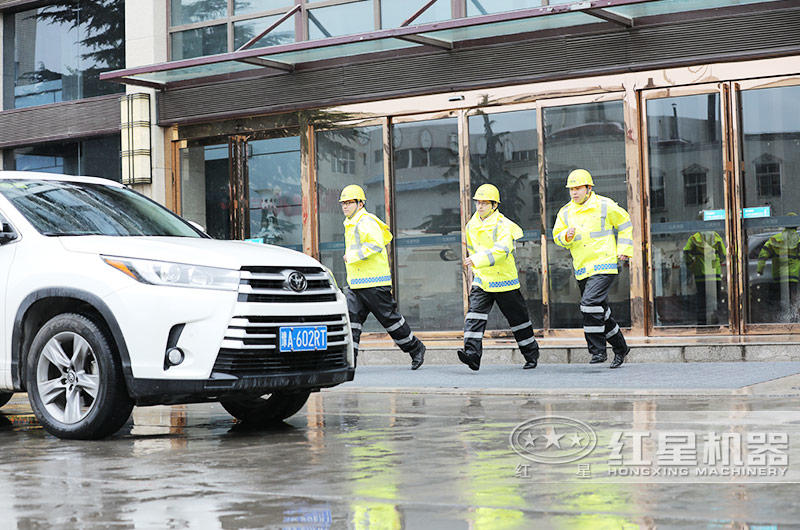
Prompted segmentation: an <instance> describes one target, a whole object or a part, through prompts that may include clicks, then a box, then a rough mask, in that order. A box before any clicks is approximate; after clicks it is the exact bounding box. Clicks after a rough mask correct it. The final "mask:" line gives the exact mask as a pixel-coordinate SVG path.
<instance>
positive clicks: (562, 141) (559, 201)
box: [541, 94, 631, 329]
mask: <svg viewBox="0 0 800 530" xmlns="http://www.w3.org/2000/svg"><path fill="white" fill-rule="evenodd" d="M604 98H608V99H610V101H603V99H604ZM542 107H543V108H542V109H541V115H542V142H543V147H544V149H543V150H544V161H543V164H544V181H545V182H544V184H545V189H546V192H545V195H546V202H545V220H546V227H545V229H546V234H547V249H546V255H547V271H548V285H547V295H548V296H547V300H548V304H547V311H548V315H549V326H548V327H550V328H579V329H582V328H583V319H582V316H581V313H580V311H579V310H578V308H579V306H580V298H581V295H580V288H579V286H578V283H577V282H576V281H575V273H574V268H573V264H572V256H571V254H570V252H569V251H568V250H566V249H564V248H561V247H559V246H558V245H556V244H555V242H554V241H553V237H552V232H553V226H554V225H555V220H556V216H557V215H558V212H559V210H560V209H561V207H562V206H564V205H565V204H567V203H569V201H570V197H569V192H568V190H567V188H566V182H567V175H569V173H570V172H571V171H572V170H574V169H579V168H582V169H586V170H588V171H589V173H591V174H592V178H593V181H594V184H595V185H594V188H593V190H592V191H593V192H595V193H597V194H598V195H601V196H603V197H608V198H610V199H612V200H614V201H615V202H616V203H617V204H619V205H620V206H621V207H623V208H625V209H628V194H627V180H626V179H627V162H626V138H625V130H626V127H625V109H624V106H623V101H622V99H620V96H619V95H613V94H609V95H606V96H604V97H603V98H601V97H597V96H592V98H591V100H589V99H588V98H577V99H573V100H554V101H548V102H546V104H544V103H543V104H542ZM628 267H629V265H628V264H627V263H626V264H622V265H621V267H620V268H619V270H618V276H617V278H616V280H615V282H614V284H613V285H612V287H611V290H610V292H609V306H610V308H611V312H612V314H613V315H614V318H615V320H616V321H617V322H618V323H619V325H620V326H622V327H630V325H631V302H630V292H631V290H630V273H629V268H628Z"/></svg>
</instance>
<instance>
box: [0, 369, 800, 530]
mask: <svg viewBox="0 0 800 530" xmlns="http://www.w3.org/2000/svg"><path fill="white" fill-rule="evenodd" d="M722 364H724V363H722ZM730 364H738V366H736V367H733V368H731V367H727V366H717V367H714V366H710V365H709V366H707V367H706V368H707V369H708V370H709V373H711V372H716V373H721V374H723V375H726V376H727V377H726V378H722V377H721V380H727V381H728V383H727V384H722V383H719V384H718V385H717V386H713V385H712V384H711V383H712V381H711V380H709V381H708V383H709V384H710V390H709V392H703V391H702V390H696V389H695V388H694V387H695V383H694V382H692V381H687V382H686V384H685V386H683V387H680V386H677V387H676V386H675V383H673V384H672V385H671V386H670V385H667V384H666V383H665V384H664V385H662V387H661V391H663V392H665V393H664V394H662V395H653V394H648V393H647V392H646V390H647V388H646V387H643V386H641V387H637V385H643V383H642V382H641V379H642V378H644V377H648V376H647V375H643V374H638V372H635V371H634V370H629V371H624V370H619V371H613V370H611V371H609V370H607V369H605V372H609V373H612V374H617V375H616V376H615V377H616V384H615V385H612V384H611V382H609V383H608V384H607V385H606V386H599V387H592V386H591V385H588V386H587V384H585V383H584V384H582V385H578V384H575V385H574V386H572V387H571V388H567V387H566V386H565V387H564V388H563V390H562V393H560V394H557V393H554V390H553V389H551V388H544V389H542V390H541V391H537V390H536V388H528V391H527V392H518V391H516V390H513V388H514V386H517V385H519V383H518V381H517V379H515V378H516V377H518V376H517V373H520V374H522V373H523V372H522V370H520V369H519V368H518V367H504V368H503V367H498V371H497V373H493V372H492V371H487V372H484V370H483V369H482V370H481V372H478V373H477V374H470V373H467V374H463V372H460V371H458V370H459V369H460V368H463V367H456V366H452V367H447V366H442V367H436V370H442V371H443V372H445V373H449V371H453V372H454V373H456V371H458V373H459V374H462V376H464V377H463V379H465V380H467V381H470V384H473V383H474V381H472V380H480V379H481V378H483V379H485V381H484V383H483V384H478V383H475V386H473V387H471V388H464V387H463V385H464V384H463V383H462V384H461V386H459V385H455V386H453V385H451V384H450V383H447V384H440V385H438V386H437V385H436V384H433V383H424V380H422V379H421V378H417V379H414V376H416V375H418V374H419V375H421V374H424V373H427V374H428V376H427V377H431V378H433V379H434V380H439V379H440V378H436V377H433V375H434V374H435V373H436V370H434V369H428V370H426V369H425V368H423V370H420V371H419V372H413V373H412V372H411V371H409V370H403V369H401V368H399V367H394V368H393V369H392V370H390V371H388V372H381V370H378V368H379V367H372V368H371V370H361V371H360V372H359V374H358V375H357V378H356V381H355V382H354V383H351V384H349V385H346V386H341V387H339V388H337V389H333V390H329V391H325V392H322V393H319V394H314V395H312V397H311V399H310V400H309V403H308V405H307V407H306V408H304V409H303V410H302V411H301V412H300V413H298V414H297V415H295V416H293V417H292V418H290V419H289V420H287V421H286V422H284V423H283V424H281V425H279V426H277V427H271V428H262V429H251V428H247V427H245V426H244V425H241V424H237V423H235V422H234V421H233V420H232V418H231V417H230V416H228V415H227V413H226V412H225V411H224V410H223V409H222V408H221V407H220V406H219V405H217V404H197V405H183V406H172V407H145V408H136V409H135V410H134V414H133V418H132V421H131V422H130V423H129V424H128V425H127V426H126V427H125V428H124V429H123V430H122V431H121V432H120V433H118V434H117V435H115V436H114V437H112V438H110V439H108V440H104V441H100V442H80V441H63V440H58V439H56V438H54V437H52V436H50V435H48V434H47V433H45V432H44V431H43V430H42V429H41V428H40V427H39V425H38V424H37V423H36V421H35V419H34V418H33V417H32V415H31V412H30V408H29V407H28V405H27V402H26V400H25V396H24V395H17V396H15V397H14V399H13V400H12V401H11V403H9V404H8V405H6V406H5V407H3V408H2V410H0V413H2V414H0V445H1V446H2V448H3V459H2V460H1V461H0V476H2V477H3V478H2V480H0V513H2V514H3V519H4V521H5V523H4V525H3V526H4V527H10V528H43V527H47V528H109V527H110V528H202V529H205V528H211V529H213V528H295V529H296V528H357V529H360V528H387V529H393V528H425V529H450V528H453V529H499V528H591V529H598V528H600V529H603V528H609V529H611V528H613V529H619V528H626V529H628V528H659V529H660V528H795V527H800V525H798V521H800V506H798V504H797V502H796V498H797V496H798V494H800V487H799V486H798V484H800V390H798V388H799V387H800V375H794V374H798V373H800V365H798V366H789V364H790V363H781V364H785V366H777V363H776V366H771V367H769V366H767V367H757V368H762V369H763V371H762V372H758V373H759V374H760V375H756V372H753V370H754V368H753V367H746V366H741V365H745V364H751V363H730ZM752 364H756V363H752ZM764 364H772V363H764ZM795 364H797V363H795ZM642 366H643V365H642ZM650 366H651V371H652V372H657V371H658V370H660V369H661V367H660V366H656V365H650ZM672 366H673V367H674V366H675V365H672ZM630 367H631V368H633V367H634V365H630ZM365 368H367V367H365ZM381 368H382V367H381ZM569 368H571V369H573V370H574V369H575V368H576V367H575V366H574V365H571V366H570V367H569ZM587 368H588V367H587ZM553 370H554V372H553V373H558V367H555V368H553ZM726 370H727V371H726ZM720 371H721V372H720ZM535 372H536V373H535V376H537V377H542V378H543V377H544V376H545V375H547V371H546V370H545V371H541V372H539V368H537V370H536V371H535ZM605 372H603V374H605ZM645 372H646V370H645ZM745 372H749V375H744V373H745ZM573 374H574V372H573ZM637 374H638V375H637ZM526 375H527V374H526ZM568 375H569V374H568ZM395 377H397V378H401V379H402V381H404V382H405V383H406V384H405V385H404V386H406V387H407V388H406V389H403V390H395V389H393V388H392V386H391V383H390V381H391V380H392V378H395ZM454 377H455V376H454ZM490 377H496V378H497V381H499V382H494V380H492V381H490V380H489V378H490ZM558 377H559V376H558V375H552V374H551V375H550V378H551V379H557V378H558ZM575 377H578V376H575ZM600 377H605V375H602V376H600ZM685 377H689V376H688V375H685ZM564 378H565V379H567V377H566V376H564ZM620 381H624V382H625V383H626V385H622V386H621V385H620V384H619V383H620ZM490 382H491V384H493V385H497V386H488V383H490ZM612 382H613V381H612ZM700 383H702V381H700ZM595 384H597V385H600V383H599V380H598V382H596V383H595ZM381 385H383V387H381ZM415 385H416V386H415ZM564 385H566V383H564ZM528 386H530V385H528ZM626 387H629V388H634V389H635V388H641V389H640V390H638V391H637V390H633V391H625V392H622V391H621V389H624V388H626ZM604 390H605V391H607V392H606V393H604ZM612 390H613V392H612ZM655 390H656V391H658V389H655ZM584 392H586V393H588V394H591V395H584V394H583V393H584ZM620 393H623V394H625V395H619V394H620ZM679 394H680V395H679ZM9 523H10V524H9Z"/></svg>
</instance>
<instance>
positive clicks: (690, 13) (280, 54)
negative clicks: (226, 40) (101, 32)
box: [100, 0, 791, 89]
mask: <svg viewBox="0 0 800 530" xmlns="http://www.w3.org/2000/svg"><path fill="white" fill-rule="evenodd" d="M431 3H432V2H431ZM789 3H791V2H789ZM429 5H430V4H429ZM787 6H788V4H787V2H786V1H785V0H584V1H576V2H571V3H567V4H559V5H548V6H542V7H535V8H530V9H520V10H517V11H509V12H505V13H497V14H490V15H482V16H476V17H468V18H458V19H452V20H447V21H444V22H435V23H430V24H420V25H414V26H409V25H406V26H404V27H399V28H393V29H385V30H380V31H373V32H369V33H359V34H355V35H345V36H340V37H330V38H325V39H319V40H310V41H302V42H296V43H292V44H280V45H275V46H268V47H263V48H248V46H249V45H252V43H253V42H255V41H257V40H258V39H260V38H262V37H263V36H264V35H265V34H267V33H268V32H269V31H270V30H271V29H273V28H274V27H276V26H277V25H278V23H279V22H281V21H282V20H285V19H286V18H288V17H290V16H292V15H293V14H294V13H295V12H296V11H297V10H298V9H300V6H295V7H293V8H292V9H291V10H289V11H287V13H286V14H285V15H284V17H283V18H282V19H281V20H280V21H279V22H278V23H276V24H273V25H272V26H271V27H269V28H265V31H264V32H263V33H262V34H260V35H258V36H257V37H256V38H254V39H252V40H251V41H250V42H249V43H247V44H245V45H244V46H243V47H242V48H240V49H239V50H237V51H235V52H230V53H221V54H217V55H209V56H204V57H197V58H193V59H183V60H180V61H171V62H166V63H158V64H153V65H149V66H142V67H137V68H128V69H124V70H115V71H111V72H106V73H103V74H100V79H102V80H107V81H117V82H120V83H125V84H129V85H140V86H146V87H152V88H159V89H168V88H170V87H172V86H187V85H199V84H204V83H208V82H213V81H218V80H223V79H228V78H236V77H243V76H252V75H259V74H261V73H270V74H281V73H282V74H290V73H291V72H293V71H297V70H301V69H309V68H321V67H325V66H331V65H334V64H336V63H341V61H343V60H348V59H350V58H356V57H358V59H369V58H370V56H376V57H377V56H379V54H380V55H385V54H387V53H389V54H394V55H403V54H408V53H418V52H419V51H424V50H426V49H427V50H432V51H433V50H453V49H457V48H466V47H470V46H475V45H476V44H477V41H481V40H484V39H495V40H504V41H508V40H513V39H515V38H517V39H520V40H522V39H531V38H536V37H538V36H545V35H554V34H567V33H570V32H574V31H576V30H577V29H585V27H586V26H589V25H600V27H604V26H607V27H615V26H616V27H620V28H635V27H637V26H646V25H651V24H664V23H668V22H669V21H670V19H672V20H675V19H681V20H686V19H687V18H696V19H707V18H711V17H714V16H719V15H722V14H728V13H730V12H731V11H735V10H740V11H744V10H748V11H753V10H754V9H757V10H770V9H780V8H785V7H787ZM426 7H427V6H426ZM423 10H424V8H423ZM421 11H422V10H420V11H419V12H417V13H416V14H415V15H414V16H412V18H411V19H410V20H408V21H406V23H405V24H408V23H410V22H412V21H413V18H414V17H415V16H417V15H419V14H420V13H421Z"/></svg>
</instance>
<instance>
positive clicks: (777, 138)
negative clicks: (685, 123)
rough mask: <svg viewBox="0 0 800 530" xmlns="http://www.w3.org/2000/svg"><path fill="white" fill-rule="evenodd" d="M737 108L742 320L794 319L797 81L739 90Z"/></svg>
mask: <svg viewBox="0 0 800 530" xmlns="http://www.w3.org/2000/svg"><path fill="white" fill-rule="evenodd" d="M741 108H742V127H741V130H742V137H741V139H742V159H743V167H742V172H743V173H744V190H743V202H744V206H745V207H746V208H753V209H754V210H752V211H751V212H750V213H748V211H747V210H745V212H744V215H743V219H742V222H743V224H744V226H743V228H744V236H745V242H746V248H747V267H746V269H745V276H746V277H745V281H746V285H747V294H748V304H747V309H748V310H747V321H748V322H749V323H781V322H798V321H800V314H798V311H799V309H800V300H798V282H800V241H799V240H800V237H799V236H798V232H797V227H798V225H800V222H798V220H800V217H798V215H800V208H798V206H797V205H798V204H800V186H798V180H797V176H798V175H799V174H800V149H798V145H800V142H798V138H800V118H798V115H797V112H796V109H798V108H800V86H791V87H780V88H767V89H762V90H747V91H744V92H742V94H741ZM762 216H763V217H762Z"/></svg>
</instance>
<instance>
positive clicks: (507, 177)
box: [469, 110, 542, 329]
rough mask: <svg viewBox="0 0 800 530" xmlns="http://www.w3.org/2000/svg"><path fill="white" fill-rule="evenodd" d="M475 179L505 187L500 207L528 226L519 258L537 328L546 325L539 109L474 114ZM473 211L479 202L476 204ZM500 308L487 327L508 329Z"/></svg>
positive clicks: (477, 183)
mask: <svg viewBox="0 0 800 530" xmlns="http://www.w3.org/2000/svg"><path fill="white" fill-rule="evenodd" d="M469 150H470V184H471V186H472V189H473V190H475V189H477V188H478V186H480V185H481V184H484V183H490V184H494V185H495V186H497V187H498V189H499V190H500V200H501V203H500V208H499V209H500V211H501V212H502V213H503V215H504V216H506V217H507V218H508V219H510V220H512V221H514V222H515V223H517V224H518V225H519V226H520V227H521V228H522V229H523V231H524V236H523V237H522V239H520V240H518V241H517V242H516V250H515V260H516V263H517V269H518V272H519V281H520V286H521V289H522V295H523V297H524V298H525V301H526V303H527V305H528V312H529V314H530V317H531V322H532V323H533V327H535V328H541V327H542V281H541V277H542V266H541V263H542V259H541V256H542V255H541V229H542V222H541V200H540V196H539V165H538V164H539V163H538V136H537V133H536V111H535V110H525V111H518V112H503V113H496V114H482V115H478V116H471V117H470V118H469ZM472 211H474V206H473V207H472ZM507 328H508V324H507V322H506V321H505V318H503V316H502V314H501V313H500V311H499V309H498V308H497V307H494V308H493V309H492V311H491V313H490V314H489V322H488V324H487V329H507Z"/></svg>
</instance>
